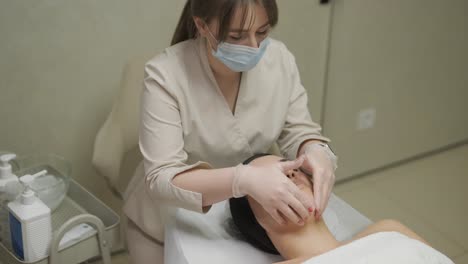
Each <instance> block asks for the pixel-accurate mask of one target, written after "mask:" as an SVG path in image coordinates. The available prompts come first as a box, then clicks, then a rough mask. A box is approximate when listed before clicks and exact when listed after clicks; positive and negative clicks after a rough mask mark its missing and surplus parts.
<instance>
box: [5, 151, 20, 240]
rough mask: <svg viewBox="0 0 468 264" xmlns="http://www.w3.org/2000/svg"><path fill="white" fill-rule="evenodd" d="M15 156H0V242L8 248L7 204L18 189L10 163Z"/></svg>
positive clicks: (16, 193) (13, 197) (16, 179)
mask: <svg viewBox="0 0 468 264" xmlns="http://www.w3.org/2000/svg"><path fill="white" fill-rule="evenodd" d="M15 158H16V155H15V154H4V155H1V156H0V243H2V244H3V245H4V246H5V247H6V248H8V249H10V248H11V240H10V225H9V220H8V208H7V204H8V203H9V202H11V201H13V200H14V199H15V198H16V196H17V195H18V192H19V189H20V188H19V187H20V186H19V182H18V177H17V176H16V175H14V174H13V172H12V167H11V165H10V161H11V160H13V159H15Z"/></svg>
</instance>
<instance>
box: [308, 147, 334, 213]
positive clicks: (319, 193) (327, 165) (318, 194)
mask: <svg viewBox="0 0 468 264" xmlns="http://www.w3.org/2000/svg"><path fill="white" fill-rule="evenodd" d="M303 156H304V157H305V161H304V164H303V165H302V168H303V169H304V170H305V171H306V172H308V173H310V174H312V181H313V183H314V199H315V208H314V209H315V217H316V219H319V218H320V216H321V215H322V214H323V211H325V208H327V204H328V200H329V199H330V194H331V191H332V188H333V185H334V184H335V170H336V168H337V165H336V163H337V157H336V156H335V154H333V152H332V151H331V150H330V148H329V147H328V146H327V145H325V144H323V143H309V144H307V145H306V146H305V151H304V155H303Z"/></svg>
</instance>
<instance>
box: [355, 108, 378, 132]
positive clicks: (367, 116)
mask: <svg viewBox="0 0 468 264" xmlns="http://www.w3.org/2000/svg"><path fill="white" fill-rule="evenodd" d="M376 117H377V110H376V109H375V108H367V109H362V110H361V111H359V113H358V116H357V122H356V129H357V130H367V129H371V128H373V127H374V125H375V119H376Z"/></svg>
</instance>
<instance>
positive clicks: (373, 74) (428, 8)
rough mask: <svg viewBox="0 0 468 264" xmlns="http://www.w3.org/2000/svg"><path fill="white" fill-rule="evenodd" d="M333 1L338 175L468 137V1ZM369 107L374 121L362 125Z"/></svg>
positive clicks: (331, 91)
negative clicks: (362, 127)
mask: <svg viewBox="0 0 468 264" xmlns="http://www.w3.org/2000/svg"><path fill="white" fill-rule="evenodd" d="M333 2H334V4H335V8H334V14H333V25H332V39H331V50H330V55H331V57H330V62H329V63H330V67H329V75H328V85H327V99H326V102H325V104H326V109H325V118H324V120H325V124H324V130H325V133H326V134H327V135H328V136H330V137H331V138H332V140H333V146H334V149H335V150H336V152H337V153H338V155H339V156H340V168H339V170H338V178H343V177H348V176H352V175H355V174H360V173H363V172H366V171H369V170H370V169H375V168H379V167H382V166H385V165H388V164H392V163H394V162H397V161H400V160H404V159H407V158H410V157H413V156H415V155H419V154H421V153H426V152H428V151H432V150H435V149H438V148H441V147H444V146H447V145H450V144H454V143H457V142H462V141H464V140H467V139H468V103H467V102H468V49H467V47H468V34H467V32H468V29H467V25H468V16H467V10H468V1H464V0H454V1H439V0H413V1H406V0H392V1H387V0H335V1H333ZM368 108H374V109H375V110H376V119H375V125H374V127H372V128H370V129H366V130H359V129H358V128H357V120H358V114H359V112H360V111H361V110H363V109H368ZM441 176H442V177H443V175H441Z"/></svg>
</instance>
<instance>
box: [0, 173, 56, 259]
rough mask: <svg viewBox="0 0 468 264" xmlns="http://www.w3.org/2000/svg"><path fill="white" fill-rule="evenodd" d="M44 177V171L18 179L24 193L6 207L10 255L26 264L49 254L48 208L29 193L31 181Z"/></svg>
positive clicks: (50, 225) (50, 233)
mask: <svg viewBox="0 0 468 264" xmlns="http://www.w3.org/2000/svg"><path fill="white" fill-rule="evenodd" d="M45 174H47V171H46V170H43V171H41V172H39V173H37V174H35V175H25V176H22V177H20V178H19V180H20V182H21V183H22V184H23V186H24V191H23V193H22V194H21V195H20V196H19V197H18V198H17V199H16V200H15V201H13V202H10V203H8V210H9V220H10V221H9V223H10V233H11V243H12V247H13V251H14V252H15V253H16V255H17V256H18V257H19V258H20V259H21V260H23V261H25V262H35V261H38V260H40V259H42V258H44V257H47V256H48V254H49V248H50V241H51V238H52V223H51V212H50V208H49V207H47V206H46V205H45V204H44V203H43V202H42V201H41V200H40V199H39V198H37V197H36V195H35V193H34V191H32V190H31V183H32V182H33V181H34V179H35V178H37V177H40V176H43V175H45Z"/></svg>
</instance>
